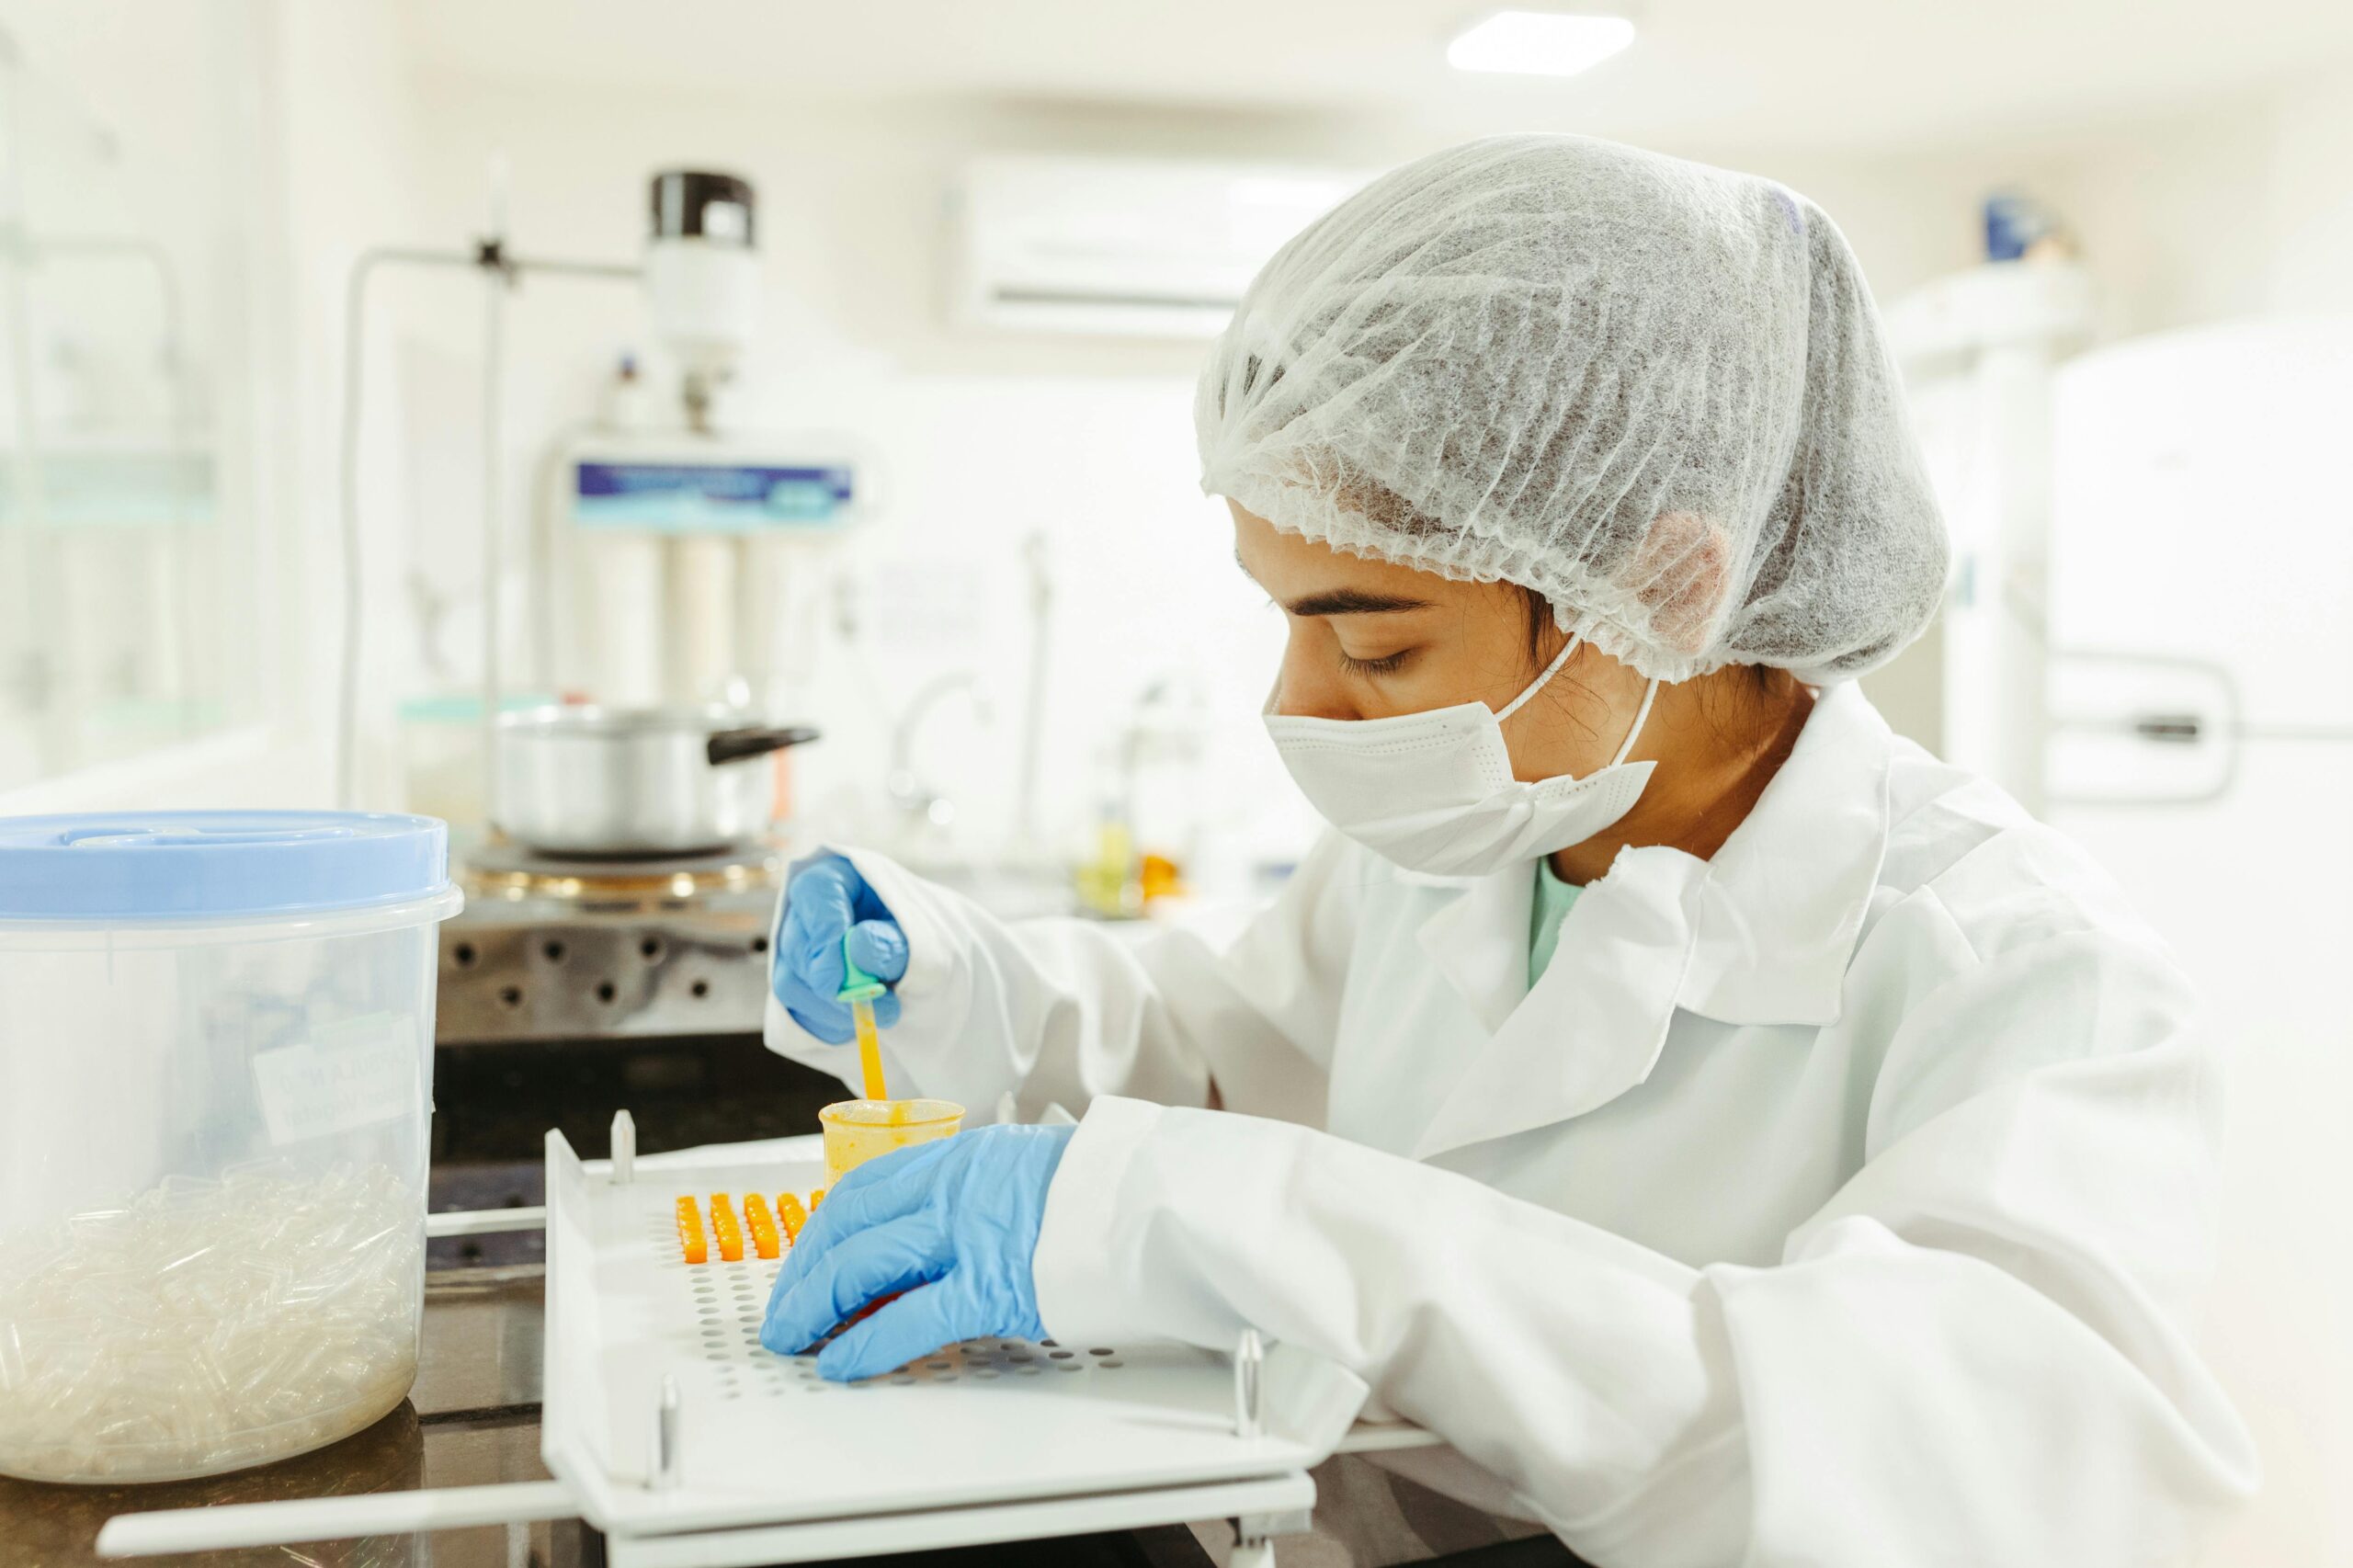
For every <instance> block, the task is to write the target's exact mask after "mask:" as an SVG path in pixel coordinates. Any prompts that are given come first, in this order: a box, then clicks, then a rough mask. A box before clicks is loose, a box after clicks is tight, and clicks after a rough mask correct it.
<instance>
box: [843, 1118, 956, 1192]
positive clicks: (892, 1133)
mask: <svg viewBox="0 0 2353 1568" xmlns="http://www.w3.org/2000/svg"><path fill="white" fill-rule="evenodd" d="M817 1125H818V1126H820V1127H822V1128H824V1132H825V1192H826V1194H827V1196H829V1197H830V1196H831V1195H832V1193H833V1190H834V1188H835V1187H839V1186H840V1185H841V1183H842V1177H844V1176H847V1175H849V1173H850V1172H852V1171H854V1170H856V1169H858V1166H860V1165H864V1164H866V1162H867V1161H869V1160H871V1159H875V1158H877V1157H879V1156H881V1155H883V1154H887V1153H890V1152H891V1151H892V1150H893V1149H904V1148H908V1147H911V1146H912V1145H914V1144H916V1143H930V1142H937V1141H938V1140H939V1139H942V1138H946V1137H949V1136H951V1135H952V1134H954V1133H955V1131H957V1130H958V1129H959V1128H961V1127H962V1126H963V1125H964V1108H963V1107H962V1106H960V1105H958V1104H956V1103H955V1102H954V1101H952V1100H841V1101H839V1102H837V1103H835V1104H833V1105H829V1106H827V1107H826V1108H824V1109H823V1110H821V1111H819V1112H818V1113H817Z"/></svg>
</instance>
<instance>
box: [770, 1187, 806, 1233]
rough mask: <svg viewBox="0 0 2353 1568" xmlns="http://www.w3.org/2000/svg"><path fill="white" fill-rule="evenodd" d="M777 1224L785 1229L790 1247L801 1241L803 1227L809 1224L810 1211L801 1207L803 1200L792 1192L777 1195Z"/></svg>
mask: <svg viewBox="0 0 2353 1568" xmlns="http://www.w3.org/2000/svg"><path fill="white" fill-rule="evenodd" d="M776 1222H777V1223H778V1224H779V1225H780V1226H782V1227H783V1229H784V1240H785V1244H786V1245H788V1246H790V1244H793V1243H794V1242H797V1241H799V1240H800V1239H801V1226H803V1225H805V1224H807V1223H808V1222H809V1210H806V1209H803V1208H802V1207H801V1199H798V1198H796V1197H794V1196H793V1195H792V1194H791V1193H790V1192H779V1193H778V1194H777V1195H776Z"/></svg>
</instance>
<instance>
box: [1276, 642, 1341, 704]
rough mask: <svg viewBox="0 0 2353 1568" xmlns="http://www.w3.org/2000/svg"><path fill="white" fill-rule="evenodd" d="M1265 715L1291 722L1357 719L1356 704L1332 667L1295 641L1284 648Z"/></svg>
mask: <svg viewBox="0 0 2353 1568" xmlns="http://www.w3.org/2000/svg"><path fill="white" fill-rule="evenodd" d="M1267 712H1269V713H1279V714H1282V715H1284V716H1285V717H1287V718H1292V719H1359V718H1362V717H1363V715H1362V714H1360V713H1358V711H1357V708H1356V702H1355V699H1353V698H1351V697H1350V696H1349V694H1348V692H1347V688H1346V687H1344V686H1343V685H1342V684H1341V682H1340V680H1339V678H1338V672H1337V671H1336V670H1335V669H1333V668H1332V667H1331V663H1330V660H1329V659H1328V658H1326V659H1323V660H1318V659H1317V658H1315V657H1313V655H1312V654H1311V653H1310V652H1309V651H1308V650H1305V649H1302V647H1301V646H1300V641H1299V639H1298V638H1296V637H1294V638H1292V639H1291V640H1290V642H1289V643H1288V644H1286V645H1285V646H1284V649H1283V662H1282V663H1281V665H1279V666H1277V668H1276V671H1275V689H1274V692H1273V694H1272V695H1271V696H1270V697H1269V698H1268V699H1267Z"/></svg>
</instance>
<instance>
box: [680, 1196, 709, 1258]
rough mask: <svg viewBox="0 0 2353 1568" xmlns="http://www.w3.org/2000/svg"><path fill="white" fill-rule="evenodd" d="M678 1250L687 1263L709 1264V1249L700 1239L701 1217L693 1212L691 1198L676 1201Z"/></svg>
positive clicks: (693, 1207)
mask: <svg viewBox="0 0 2353 1568" xmlns="http://www.w3.org/2000/svg"><path fill="white" fill-rule="evenodd" d="M678 1250H679V1251H680V1252H682V1253H684V1254H685V1255H686V1259H687V1261H688V1263H709V1262H710V1248H709V1247H708V1246H706V1245H704V1244H703V1239H702V1216H701V1215H700V1214H699V1213H698V1212H697V1211H696V1210H695V1200H694V1199H691V1198H681V1199H678Z"/></svg>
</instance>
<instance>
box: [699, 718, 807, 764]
mask: <svg viewBox="0 0 2353 1568" xmlns="http://www.w3.org/2000/svg"><path fill="white" fill-rule="evenodd" d="M816 738H817V732H816V731H815V730H813V729H811V728H810V727H809V726H808V725H806V724H795V725H793V726H791V727H790V728H788V729H782V730H720V731H716V732H714V733H712V735H711V737H710V741H709V742H708V743H706V744H704V746H703V756H706V757H708V758H710V765H711V766H712V767H719V766H720V765H721V764H722V763H729V762H741V761H743V760H744V759H745V757H747V756H767V754H768V753H770V752H772V751H782V750H783V749H784V748H785V747H787V746H797V745H799V744H801V743H802V742H804V741H813V740H815V739H816Z"/></svg>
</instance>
